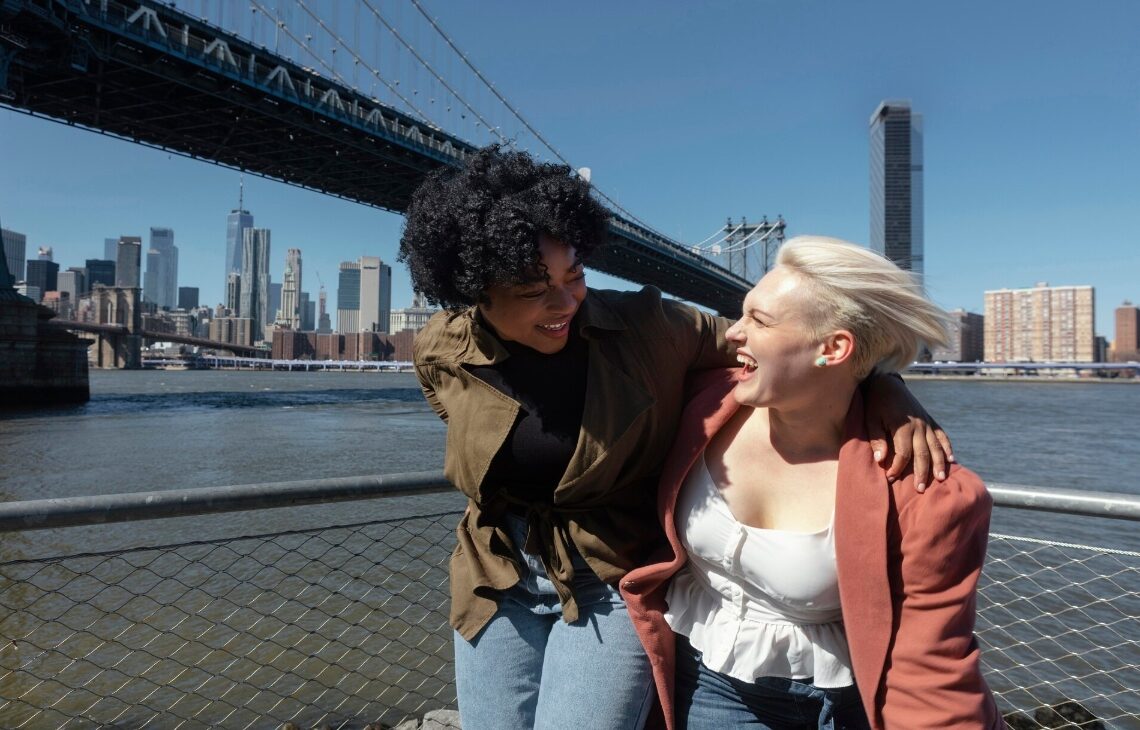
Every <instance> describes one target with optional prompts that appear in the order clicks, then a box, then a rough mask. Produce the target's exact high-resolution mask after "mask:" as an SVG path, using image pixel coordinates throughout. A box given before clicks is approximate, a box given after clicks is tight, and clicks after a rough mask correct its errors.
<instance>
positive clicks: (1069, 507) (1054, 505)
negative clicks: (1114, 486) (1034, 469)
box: [986, 483, 1140, 520]
mask: <svg viewBox="0 0 1140 730" xmlns="http://www.w3.org/2000/svg"><path fill="white" fill-rule="evenodd" d="M986 488H987V489H988V490H989V492H990V494H991V495H992V496H993V498H994V504H995V505H997V506H999V507H1012V508H1014V509H1028V510H1036V511H1039V512H1057V513H1061V514H1070V515H1087V516H1091V517H1110V518H1114V519H1121V520H1140V496H1137V495H1134V494H1119V493H1116V492H1092V491H1085V490H1083V489H1058V488H1056V487H1035V486H1028V485H1023V484H996V483H995V484H987V485H986Z"/></svg>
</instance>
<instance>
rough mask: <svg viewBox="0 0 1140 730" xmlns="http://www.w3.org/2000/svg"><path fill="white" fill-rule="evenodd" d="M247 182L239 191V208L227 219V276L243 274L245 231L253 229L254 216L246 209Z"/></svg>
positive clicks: (243, 183) (232, 211)
mask: <svg viewBox="0 0 1140 730" xmlns="http://www.w3.org/2000/svg"><path fill="white" fill-rule="evenodd" d="M244 205H245V182H244V181H242V183H241V185H240V187H239V189H238V207H237V208H235V209H233V210H231V211H230V214H229V215H228V216H227V217H226V274H227V275H229V274H234V273H238V274H240V273H241V269H242V261H243V258H242V246H243V245H244V242H245V230H246V229H247V228H253V215H252V214H250V212H249V211H248V210H245V209H244Z"/></svg>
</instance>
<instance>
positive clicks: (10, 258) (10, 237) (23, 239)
mask: <svg viewBox="0 0 1140 730" xmlns="http://www.w3.org/2000/svg"><path fill="white" fill-rule="evenodd" d="M0 240H2V241H3V246H4V259H5V261H7V263H8V277H9V278H10V279H11V281H8V282H4V281H0V286H6V285H10V284H14V283H15V282H17V281H21V280H23V278H24V264H25V262H26V260H27V249H28V237H27V236H25V235H24V234H23V233H16V232H15V231H9V230H8V229H7V228H0Z"/></svg>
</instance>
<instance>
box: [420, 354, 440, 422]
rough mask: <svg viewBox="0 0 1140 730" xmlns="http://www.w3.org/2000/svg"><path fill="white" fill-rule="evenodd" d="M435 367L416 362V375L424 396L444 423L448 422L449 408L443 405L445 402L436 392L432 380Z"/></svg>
mask: <svg viewBox="0 0 1140 730" xmlns="http://www.w3.org/2000/svg"><path fill="white" fill-rule="evenodd" d="M434 370H435V368H432V367H430V366H428V365H421V364H419V363H416V377H417V378H418V379H419V381H420V390H422V391H423V394H424V398H426V399H427V402H428V405H429V406H431V409H432V410H433V411H435V414H436V415H437V416H439V417H440V418H441V419H442V420H443V422H444V423H447V409H446V408H444V407H443V402H442V401H440V399H439V396H438V395H436V392H435V382H434V381H433V380H432V377H431V376H432V374H433V371H434Z"/></svg>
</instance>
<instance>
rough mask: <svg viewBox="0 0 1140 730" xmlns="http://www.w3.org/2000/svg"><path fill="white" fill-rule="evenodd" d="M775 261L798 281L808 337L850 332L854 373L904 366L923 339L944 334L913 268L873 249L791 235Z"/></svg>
mask: <svg viewBox="0 0 1140 730" xmlns="http://www.w3.org/2000/svg"><path fill="white" fill-rule="evenodd" d="M776 264H777V265H779V266H784V267H786V268H787V269H790V270H791V271H793V272H794V273H795V274H796V276H797V277H798V278H799V280H800V281H801V282H802V283H803V284H804V289H803V291H802V292H801V294H802V295H803V297H804V299H803V301H804V304H805V305H806V314H805V321H806V322H807V325H808V328H809V329H810V331H811V336H812V339H817V340H818V339H823V337H824V336H826V335H827V334H828V333H829V332H833V331H835V330H837V329H845V330H848V331H850V332H851V334H852V335H854V337H855V352H854V354H853V356H852V362H853V363H854V366H855V373H856V375H857V376H858V377H860V378H863V377H865V376H867V375H868V374H870V373H871V372H873V371H875V370H882V371H892V370H897V369H899V368H903V367H906V366H907V365H909V364H910V363H911V362H913V361H914V358H915V357H916V356H917V355H918V351H919V348H920V347H921V346H922V345H923V344H926V345H928V346H933V345H945V344H946V342H947V338H946V327H947V324H948V323H949V318H948V316H947V315H946V313H945V312H944V311H942V310H941V309H940V308H938V307H937V306H936V305H935V304H934V303H933V302H931V301H930V300H929V299H927V298H926V295H925V294H924V293H923V291H922V285H921V284H919V283H918V281H917V280H916V279H915V277H914V276H913V275H911V274H910V273H908V272H906V271H903V270H902V269H900V268H899V267H898V266H896V265H894V264H893V263H891V262H890V261H889V260H887V259H886V258H884V257H883V256H880V255H879V254H877V253H875V252H874V251H871V250H869V249H866V248H863V247H862V246H856V245H855V244H853V243H848V242H847V241H841V240H839V239H836V238H824V237H820V236H797V237H795V238H793V239H791V240H790V241H788V242H787V243H785V244H784V245H783V246H782V247H781V248H780V253H779V255H778V256H777V257H776Z"/></svg>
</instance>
